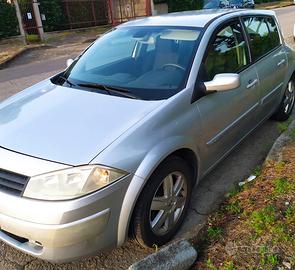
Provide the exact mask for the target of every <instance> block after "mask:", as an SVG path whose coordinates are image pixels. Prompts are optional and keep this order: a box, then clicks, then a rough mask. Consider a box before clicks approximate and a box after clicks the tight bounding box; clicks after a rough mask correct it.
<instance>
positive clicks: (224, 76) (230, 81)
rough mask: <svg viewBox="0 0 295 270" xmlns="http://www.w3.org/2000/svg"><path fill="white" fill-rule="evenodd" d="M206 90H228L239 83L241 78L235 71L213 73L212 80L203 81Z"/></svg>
mask: <svg viewBox="0 0 295 270" xmlns="http://www.w3.org/2000/svg"><path fill="white" fill-rule="evenodd" d="M204 84H205V87H206V90H207V91H218V92H219V91H228V90H232V89H235V88H238V87H239V86H240V85H241V78H240V75H239V74H236V73H221V74H217V75H215V77H214V78H213V80H212V81H209V82H204Z"/></svg>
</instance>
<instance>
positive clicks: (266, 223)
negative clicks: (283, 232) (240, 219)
mask: <svg viewBox="0 0 295 270" xmlns="http://www.w3.org/2000/svg"><path fill="white" fill-rule="evenodd" d="M275 220H276V216H275V208H274V207H273V206H272V205H270V206H267V207H265V208H263V209H261V210H257V211H254V212H253V213H252V214H251V216H250V217H249V220H248V223H249V225H250V226H251V227H252V229H254V231H255V232H256V234H257V235H262V234H263V233H264V232H265V231H266V230H267V229H268V228H270V227H271V226H272V225H273V224H274V222H275Z"/></svg>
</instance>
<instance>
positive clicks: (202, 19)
mask: <svg viewBox="0 0 295 270" xmlns="http://www.w3.org/2000/svg"><path fill="white" fill-rule="evenodd" d="M231 13H235V15H237V16H239V15H251V14H253V15H271V16H273V15H275V13H274V12H273V11H270V10H252V9H203V10H196V11H183V12H176V13H168V14H165V15H159V16H151V17H145V18H140V19H136V20H131V21H129V22H126V23H124V24H121V25H120V26H119V27H126V26H187V27H205V26H206V24H208V23H209V22H211V21H213V20H214V19H216V18H219V17H221V16H224V15H227V14H231Z"/></svg>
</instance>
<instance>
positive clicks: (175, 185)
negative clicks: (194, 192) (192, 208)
mask: <svg viewBox="0 0 295 270" xmlns="http://www.w3.org/2000/svg"><path fill="white" fill-rule="evenodd" d="M187 185H188V183H187V179H186V178H185V176H184V175H183V174H182V173H181V172H172V173H170V174H169V175H167V176H166V177H165V178H164V179H163V181H162V182H161V184H160V185H159V187H158V189H157V191H156V192H155V194H154V197H153V200H152V203H151V206H150V226H151V228H152V231H153V232H154V234H156V235H165V234H167V233H169V232H170V231H171V230H173V228H174V227H175V225H176V223H177V221H178V219H179V218H180V216H181V215H182V213H183V211H184V208H185V204H186V201H187V195H188V187H187Z"/></svg>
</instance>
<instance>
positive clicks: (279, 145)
mask: <svg viewBox="0 0 295 270" xmlns="http://www.w3.org/2000/svg"><path fill="white" fill-rule="evenodd" d="M294 129H295V120H293V122H292V123H291V124H290V125H289V127H288V130H286V131H285V132H283V133H282V134H281V135H280V137H278V138H277V139H276V141H275V143H274V144H273V146H272V148H271V149H270V151H269V153H268V155H267V157H266V159H265V162H264V164H265V163H267V162H268V161H271V160H273V161H281V160H282V158H283V157H282V150H283V149H284V147H285V146H286V145H287V144H288V143H289V142H290V141H292V137H291V135H290V133H291V130H294Z"/></svg>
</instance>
